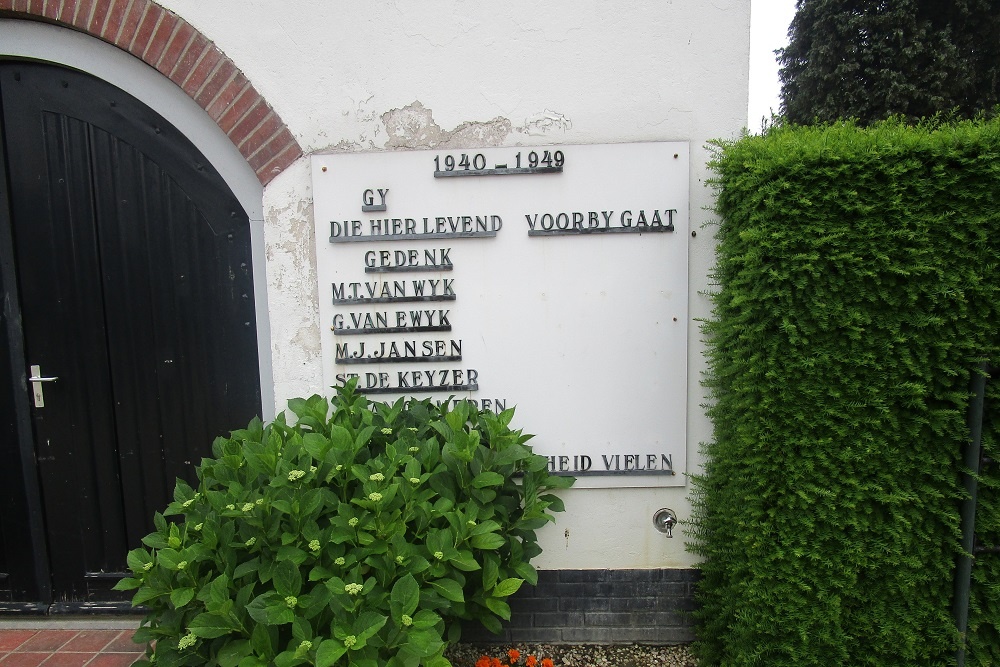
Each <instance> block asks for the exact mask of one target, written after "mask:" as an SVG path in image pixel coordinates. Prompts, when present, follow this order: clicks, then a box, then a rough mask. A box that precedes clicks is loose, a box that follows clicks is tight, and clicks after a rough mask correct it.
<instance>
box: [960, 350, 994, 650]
mask: <svg viewBox="0 0 1000 667" xmlns="http://www.w3.org/2000/svg"><path fill="white" fill-rule="evenodd" d="M990 370H991V369H990V367H989V365H988V364H985V363H984V364H982V365H981V366H980V367H979V368H978V369H977V371H976V372H975V373H973V376H972V402H971V403H970V404H969V415H968V426H969V436H970V437H969V442H968V444H967V445H966V447H965V451H964V452H963V456H962V464H963V468H964V471H963V472H962V484H963V485H964V486H965V492H966V497H965V499H964V500H963V501H962V508H961V520H962V553H961V554H960V555H959V557H958V563H957V565H956V568H955V602H954V607H953V613H954V615H955V625H956V626H957V627H958V634H959V645H958V650H957V651H956V652H955V659H956V662H957V664H958V667H965V646H966V635H967V633H968V630H969V595H970V593H969V592H970V588H971V585H972V561H973V555H972V553H973V549H974V548H975V542H976V495H977V494H978V491H979V482H978V477H979V468H980V461H981V447H982V439H983V403H984V402H985V399H986V380H987V378H988V373H989V371H990Z"/></svg>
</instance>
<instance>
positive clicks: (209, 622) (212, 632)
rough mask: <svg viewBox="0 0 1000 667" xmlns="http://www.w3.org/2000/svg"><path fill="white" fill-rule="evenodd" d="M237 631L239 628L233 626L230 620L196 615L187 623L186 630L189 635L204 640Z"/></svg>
mask: <svg viewBox="0 0 1000 667" xmlns="http://www.w3.org/2000/svg"><path fill="white" fill-rule="evenodd" d="M238 629H239V626H236V625H234V623H233V621H232V619H228V618H223V617H222V616H218V615H217V614H198V615H197V616H195V617H194V618H192V619H191V622H190V623H188V630H190V632H191V634H193V635H194V636H195V637H203V638H205V639H215V638H216V637H222V636H223V635H228V634H229V633H231V632H234V631H236V630H238Z"/></svg>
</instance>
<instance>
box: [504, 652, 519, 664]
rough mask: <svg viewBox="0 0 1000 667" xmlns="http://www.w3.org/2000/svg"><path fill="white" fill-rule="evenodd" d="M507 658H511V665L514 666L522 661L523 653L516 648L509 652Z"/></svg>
mask: <svg viewBox="0 0 1000 667" xmlns="http://www.w3.org/2000/svg"><path fill="white" fill-rule="evenodd" d="M507 657H508V658H510V664H512V665H513V664H514V663H515V662H517V661H518V660H520V659H521V652H520V651H518V650H517V649H516V648H512V649H511V650H509V651H507Z"/></svg>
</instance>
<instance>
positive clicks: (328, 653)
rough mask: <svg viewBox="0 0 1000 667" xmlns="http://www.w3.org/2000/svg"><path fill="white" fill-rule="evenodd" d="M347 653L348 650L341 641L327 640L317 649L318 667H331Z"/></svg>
mask: <svg viewBox="0 0 1000 667" xmlns="http://www.w3.org/2000/svg"><path fill="white" fill-rule="evenodd" d="M345 653H347V648H345V647H344V643H343V642H341V641H340V640H339V639H325V640H323V643H321V644H320V645H319V648H318V649H316V667H330V666H331V665H333V664H334V663H335V662H337V661H338V660H340V657H341V656H342V655H344V654H345Z"/></svg>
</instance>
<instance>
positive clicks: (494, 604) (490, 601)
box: [483, 598, 510, 621]
mask: <svg viewBox="0 0 1000 667" xmlns="http://www.w3.org/2000/svg"><path fill="white" fill-rule="evenodd" d="M483 603H484V604H485V605H486V607H487V608H488V609H489V610H490V611H492V612H493V613H494V614H496V615H497V616H499V617H500V618H502V619H503V620H505V621H509V620H510V605H509V604H507V603H506V602H504V601H503V600H500V599H499V598H485V599H484V600H483Z"/></svg>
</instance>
